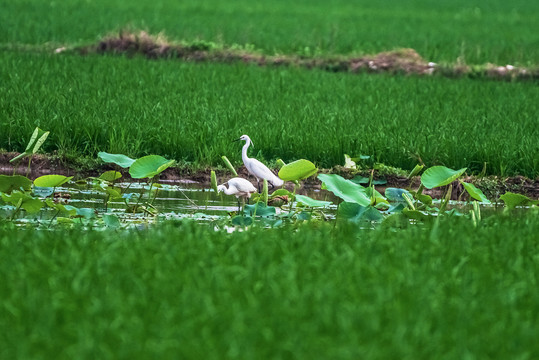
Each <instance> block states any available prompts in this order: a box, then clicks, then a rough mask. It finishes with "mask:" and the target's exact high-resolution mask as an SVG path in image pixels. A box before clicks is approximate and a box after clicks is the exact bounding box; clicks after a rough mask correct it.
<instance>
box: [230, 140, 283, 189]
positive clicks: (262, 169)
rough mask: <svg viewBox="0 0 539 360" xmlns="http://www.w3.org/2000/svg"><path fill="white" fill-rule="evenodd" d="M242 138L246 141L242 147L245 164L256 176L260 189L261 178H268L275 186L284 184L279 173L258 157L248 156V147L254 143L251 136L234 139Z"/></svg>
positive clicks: (250, 172)
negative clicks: (275, 172)
mask: <svg viewBox="0 0 539 360" xmlns="http://www.w3.org/2000/svg"><path fill="white" fill-rule="evenodd" d="M240 140H243V141H245V145H243V148H242V149H241V158H242V160H243V164H244V165H245V167H246V168H247V171H249V174H251V175H253V176H254V177H255V178H256V185H257V186H258V189H259V191H260V180H264V179H266V180H267V181H268V182H269V183H270V184H271V185H272V186H273V187H275V186H282V185H283V184H284V181H283V180H282V179H280V178H279V177H278V176H277V175H275V174H274V173H273V172H272V171H271V170H270V169H269V168H268V167H267V166H266V165H264V164H262V163H261V162H260V161H258V160H257V159H254V158H250V157H248V156H247V149H248V148H249V145H251V143H252V141H251V138H250V137H249V136H247V135H242V136H241V137H240V138H239V139H236V140H234V141H240Z"/></svg>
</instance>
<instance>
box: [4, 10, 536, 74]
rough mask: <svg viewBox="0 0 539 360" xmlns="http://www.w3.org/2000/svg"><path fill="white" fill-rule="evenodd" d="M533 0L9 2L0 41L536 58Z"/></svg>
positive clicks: (473, 59)
mask: <svg viewBox="0 0 539 360" xmlns="http://www.w3.org/2000/svg"><path fill="white" fill-rule="evenodd" d="M538 13H539V4H538V3H537V2H534V1H524V0H514V1H503V0H490V1H486V0H475V1H464V0H458V1H450V2H439V1H434V0H413V1H397V0H393V1H378V2H373V1H367V0H358V1H345V0H334V1H322V0H318V1H292V2H290V1H283V0H278V1H272V2H271V3H267V4H266V3H262V2H259V3H253V2H252V1H248V0H242V1H227V2H223V1H217V0H206V1H197V2H188V1H176V0H155V1H151V2H148V1H141V0H139V1H130V2H126V1H123V0H112V1H109V0H93V1H78V0H64V1H53V2H51V1H39V0H26V1H7V2H4V4H3V5H2V12H0V34H2V40H1V43H2V44H1V45H4V46H5V45H7V44H43V43H53V44H68V45H72V44H88V43H93V42H95V41H97V40H98V39H99V37H100V36H103V35H105V34H107V33H108V32H110V31H114V30H117V29H120V28H123V27H126V26H132V27H136V28H146V29H148V30H149V31H151V32H152V33H158V32H160V31H165V33H166V34H168V35H170V37H171V38H173V39H179V40H182V39H185V40H192V39H195V38H199V39H203V40H208V41H215V42H219V43H226V44H233V43H237V44H241V45H243V44H253V45H254V46H255V47H256V48H257V49H261V50H262V51H264V52H265V53H268V54H274V53H300V54H306V55H312V54H315V53H320V54H349V53H358V54H365V53H374V52H380V51H386V50H391V49H394V48H399V47H411V48H414V49H416V50H417V51H418V52H419V53H420V54H421V55H422V56H424V57H425V58H426V59H428V60H429V61H436V62H455V61H456V60H457V58H460V60H461V61H465V62H467V63H470V64H484V63H487V62H491V63H498V64H501V65H504V64H507V63H510V64H513V65H530V64H533V65H537V64H539V46H538V45H539V32H538V31H537V26H536V24H537V20H538V18H537V14H538Z"/></svg>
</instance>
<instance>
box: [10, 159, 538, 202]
mask: <svg viewBox="0 0 539 360" xmlns="http://www.w3.org/2000/svg"><path fill="white" fill-rule="evenodd" d="M17 155H18V153H0V174H6V175H11V174H13V173H14V166H13V164H11V163H10V162H9V160H11V159H13V158H14V157H15V156H17ZM27 165H28V163H27V161H23V162H22V163H20V164H19V166H18V167H17V169H16V173H17V174H20V175H26V172H27ZM107 170H119V171H120V172H121V173H122V175H123V176H124V177H125V178H129V173H128V171H127V170H126V169H118V168H117V167H115V166H114V165H113V164H104V163H99V164H97V163H96V164H95V165H92V166H86V167H85V168H81V167H80V166H78V167H75V166H73V165H72V164H69V163H68V162H66V161H65V160H63V159H61V158H59V157H50V156H45V155H41V154H37V155H34V157H33V158H32V164H31V171H30V174H29V175H28V176H29V177H30V178H31V179H35V178H37V177H39V176H42V175H48V174H59V175H65V176H74V177H75V179H81V178H86V177H89V176H99V175H100V174H101V173H103V172H104V171H107ZM320 172H323V173H333V174H339V175H341V176H343V177H345V178H348V179H351V178H353V177H354V176H356V175H363V176H366V177H368V176H369V172H368V171H366V172H365V173H361V172H360V173H357V172H354V171H352V170H350V169H346V168H344V167H342V166H336V167H334V168H332V169H321V170H320ZM216 175H217V180H218V182H219V183H222V182H225V181H226V180H227V179H229V178H230V177H232V175H231V174H230V172H229V171H228V170H216ZM238 175H239V176H241V177H244V178H249V174H248V173H247V169H246V168H245V167H244V166H242V167H241V168H240V169H238ZM375 179H385V180H386V181H387V183H386V184H384V185H378V186H376V189H377V190H378V191H380V192H382V193H383V190H384V189H385V188H387V187H397V188H402V189H407V188H410V189H417V188H418V187H419V185H420V178H419V177H418V176H417V177H414V178H412V179H408V178H407V177H404V176H398V175H387V174H386V175H380V174H376V172H375ZM160 180H165V181H168V182H177V183H183V184H189V183H191V184H198V185H200V186H206V187H210V169H204V170H197V171H193V170H192V169H188V168H169V169H167V170H165V171H164V172H163V173H162V174H161V175H160ZM250 180H251V181H252V182H254V181H255V179H254V178H252V177H251V178H250ZM463 180H464V181H466V182H471V183H474V184H475V185H476V186H477V187H479V188H480V189H481V190H482V191H483V192H484V193H485V195H486V196H487V197H488V198H489V199H497V198H498V197H499V196H500V195H502V194H504V193H505V192H507V191H511V192H515V193H520V194H523V195H526V196H529V197H530V198H532V199H539V178H537V179H528V178H526V177H523V176H514V177H499V176H488V177H481V178H479V177H465V178H463ZM320 185H321V183H320V180H318V179H317V178H316V177H311V178H309V179H306V180H304V181H303V182H302V187H303V188H306V189H317V188H318V189H319V188H320ZM285 186H286V187H287V188H288V189H289V190H292V187H293V184H292V183H290V182H287V183H286V184H285ZM452 187H453V190H452V194H451V199H452V200H466V199H467V197H466V196H467V195H466V193H465V191H464V188H463V187H462V185H461V184H460V183H459V182H458V181H455V182H453V183H452ZM445 191H446V187H441V188H437V189H432V190H428V189H425V190H424V191H423V193H424V194H428V195H431V196H432V197H433V198H440V197H442V195H443V194H444V193H445Z"/></svg>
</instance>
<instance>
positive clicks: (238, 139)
mask: <svg viewBox="0 0 539 360" xmlns="http://www.w3.org/2000/svg"><path fill="white" fill-rule="evenodd" d="M240 140H241V139H240V138H237V139H236V140H232V142H236V141H240Z"/></svg>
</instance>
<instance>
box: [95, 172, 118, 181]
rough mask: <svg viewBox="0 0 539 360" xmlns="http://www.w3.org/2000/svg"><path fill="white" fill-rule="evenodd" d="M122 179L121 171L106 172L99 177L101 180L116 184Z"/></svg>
mask: <svg viewBox="0 0 539 360" xmlns="http://www.w3.org/2000/svg"><path fill="white" fill-rule="evenodd" d="M121 177H122V174H120V172H119V171H116V170H109V171H105V172H104V173H103V174H101V175H99V178H100V179H101V180H105V181H110V182H114V181H116V180H118V179H119V178H121Z"/></svg>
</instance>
